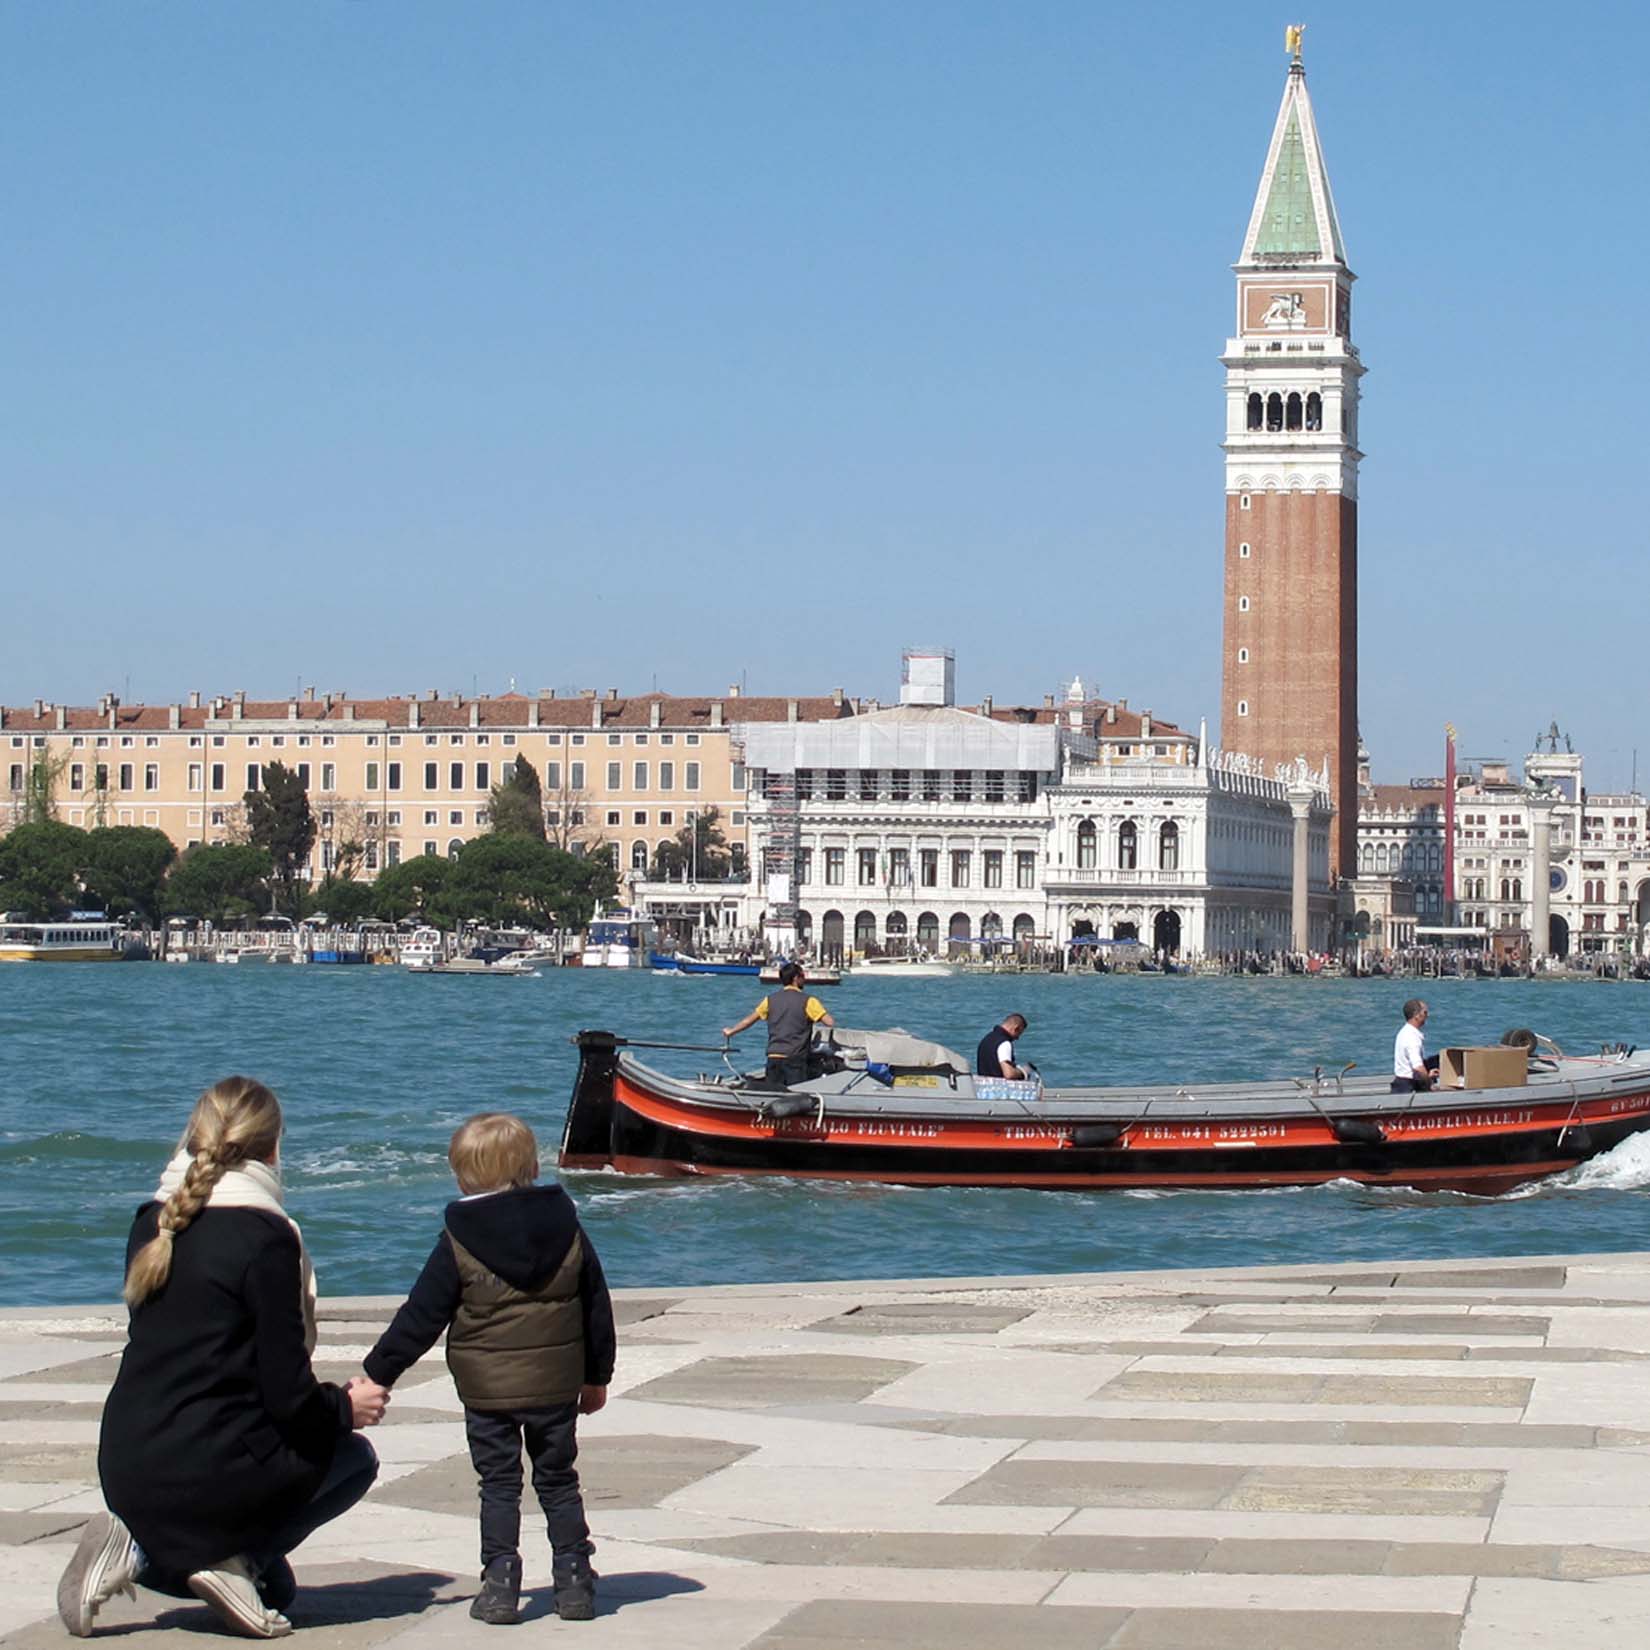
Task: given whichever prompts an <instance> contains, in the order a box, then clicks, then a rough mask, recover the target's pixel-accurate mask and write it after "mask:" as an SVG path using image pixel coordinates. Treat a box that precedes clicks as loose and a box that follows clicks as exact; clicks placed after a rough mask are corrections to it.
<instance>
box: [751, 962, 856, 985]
mask: <svg viewBox="0 0 1650 1650" xmlns="http://www.w3.org/2000/svg"><path fill="white" fill-rule="evenodd" d="M780 966H781V965H780V964H779V963H776V962H771V963H766V964H764V965H763V968H762V979H763V980H764V981H765V982H766V983H767V984H768V985H778V984H779V970H780ZM804 968H805V972H806V973H807V976H808V984H809V985H841V984H842V970H841V969H840V968H826V967H823V966H820V967H815V965H814V964H813V963H807V964H805V965H804Z"/></svg>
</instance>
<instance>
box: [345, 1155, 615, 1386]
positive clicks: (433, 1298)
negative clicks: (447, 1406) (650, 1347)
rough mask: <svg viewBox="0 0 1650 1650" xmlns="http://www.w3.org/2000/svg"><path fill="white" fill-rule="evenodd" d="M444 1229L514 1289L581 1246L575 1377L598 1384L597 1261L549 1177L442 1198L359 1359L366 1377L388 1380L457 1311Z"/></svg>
mask: <svg viewBox="0 0 1650 1650" xmlns="http://www.w3.org/2000/svg"><path fill="white" fill-rule="evenodd" d="M449 1233H450V1234H451V1235H452V1236H453V1237H455V1238H457V1239H458V1241H459V1242H460V1243H462V1244H463V1245H464V1247H465V1248H466V1249H467V1250H468V1251H469V1252H470V1253H471V1254H472V1255H474V1256H475V1258H476V1259H477V1260H478V1261H480V1262H481V1264H482V1265H483V1266H485V1267H487V1268H489V1269H490V1270H491V1271H493V1272H495V1273H496V1274H497V1275H498V1276H499V1277H500V1278H502V1279H503V1280H504V1281H505V1282H506V1283H507V1284H509V1285H511V1287H512V1288H515V1289H521V1290H533V1289H536V1288H537V1287H538V1286H539V1285H540V1284H542V1283H544V1282H545V1280H546V1279H548V1278H550V1277H553V1276H554V1275H555V1273H556V1272H557V1271H558V1270H559V1269H560V1267H561V1264H562V1262H563V1261H564V1260H566V1259H567V1253H568V1251H569V1250H570V1249H571V1248H572V1247H573V1245H574V1243H575V1242H578V1243H579V1244H580V1246H581V1249H582V1252H583V1258H582V1262H581V1264H580V1267H579V1317H580V1328H581V1332H582V1338H583V1341H584V1352H583V1370H584V1376H583V1378H584V1381H585V1382H586V1383H588V1384H589V1385H591V1386H606V1385H607V1384H608V1382H609V1381H611V1380H612V1379H613V1359H614V1354H615V1335H614V1330H613V1298H612V1296H611V1295H610V1294H609V1293H608V1290H607V1279H606V1278H605V1277H604V1276H603V1274H602V1263H601V1261H600V1260H599V1259H597V1257H596V1248H595V1245H594V1244H593V1243H591V1241H590V1239H589V1237H588V1236H587V1235H586V1234H585V1232H584V1231H583V1229H582V1228H581V1227H580V1225H579V1216H578V1211H577V1210H576V1209H575V1208H574V1207H573V1200H572V1198H570V1197H569V1196H568V1195H567V1193H566V1192H565V1191H563V1190H562V1188H561V1187H560V1186H557V1185H554V1184H551V1185H547V1186H516V1187H512V1188H511V1189H510V1190H509V1191H503V1192H494V1193H493V1194H492V1195H491V1196H487V1197H473V1198H459V1199H458V1200H457V1201H455V1202H452V1203H449V1204H448V1205H447V1225H446V1229H445V1230H444V1231H443V1232H442V1234H441V1236H440V1237H439V1238H438V1239H437V1240H436V1245H435V1248H434V1249H432V1250H431V1251H430V1258H429V1259H428V1260H427V1261H425V1262H424V1270H423V1271H422V1272H420V1273H419V1274H418V1280H417V1281H416V1282H415V1283H414V1284H413V1286H412V1292H411V1294H409V1295H408V1297H407V1301H406V1304H405V1305H404V1306H403V1307H402V1308H401V1310H400V1311H399V1312H397V1313H396V1314H395V1317H394V1319H393V1320H392V1321H391V1323H390V1326H389V1328H388V1329H386V1330H385V1331H384V1333H383V1334H382V1335H380V1336H379V1337H378V1344H377V1345H376V1346H375V1347H374V1348H373V1349H372V1351H371V1352H369V1353H368V1354H367V1357H366V1362H365V1365H364V1367H365V1369H366V1372H367V1374H368V1375H369V1376H370V1377H371V1378H372V1379H373V1380H375V1381H379V1382H381V1383H382V1384H383V1385H385V1386H394V1384H395V1383H396V1381H397V1380H399V1379H400V1377H401V1376H402V1375H403V1374H405V1373H406V1371H407V1370H408V1369H410V1368H411V1367H412V1366H413V1365H414V1364H415V1363H417V1362H418V1360H419V1359H420V1358H422V1357H423V1356H424V1354H425V1353H426V1352H428V1351H429V1350H430V1348H431V1347H432V1346H434V1345H435V1343H436V1341H437V1340H438V1339H439V1338H440V1336H441V1333H442V1331H443V1330H445V1329H446V1328H447V1327H448V1325H449V1324H451V1322H452V1321H453V1317H454V1315H455V1314H456V1313H457V1312H458V1309H459V1301H460V1298H461V1297H462V1294H463V1281H462V1279H461V1278H460V1276H459V1267H458V1261H457V1259H456V1258H455V1256H454V1254H453V1249H452V1245H451V1244H450V1243H449V1242H448V1234H449Z"/></svg>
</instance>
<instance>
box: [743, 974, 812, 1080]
mask: <svg viewBox="0 0 1650 1650" xmlns="http://www.w3.org/2000/svg"><path fill="white" fill-rule="evenodd" d="M807 983H808V976H807V974H806V973H804V971H803V968H802V964H801V963H799V962H788V963H783V964H781V965H780V969H779V989H778V990H777V991H770V992H769V993H768V994H767V996H766V997H764V998H763V999H762V1001H761V1002H759V1003H758V1004H757V1005H756V1007H755V1008H753V1009H752V1010H751V1011H750V1013H749V1014H747V1015H746V1016H745V1017H744V1019H742V1020H740V1021H739V1022H738V1023H737V1024H735V1025H731V1026H723V1027H722V1035H723V1036H724V1037H737V1036H738V1035H739V1033H740V1032H741V1031H744V1030H745V1029H746V1028H747V1027H749V1026H753V1025H755V1024H756V1022H757V1021H758V1020H766V1021H767V1022H768V1078H767V1080H768V1084H769V1086H770V1087H773V1088H790V1087H791V1086H792V1085H793V1084H795V1083H801V1082H805V1081H806V1080H807V1076H808V1045H809V1043H810V1042H811V1041H812V1040H813V1031H814V1027H815V1026H816V1025H823V1026H834V1025H835V1024H836V1021H835V1020H833V1019H832V1018H831V1016H830V1012H829V1011H828V1010H827V1009H826V1007H825V1005H824V1004H823V1003H822V1002H821V1001H820V1000H819V999H818V998H817V997H811V996H809V995H808V994H807V992H805V991H804V990H803V989H802V988H803V987H804V986H805V985H806V984H807Z"/></svg>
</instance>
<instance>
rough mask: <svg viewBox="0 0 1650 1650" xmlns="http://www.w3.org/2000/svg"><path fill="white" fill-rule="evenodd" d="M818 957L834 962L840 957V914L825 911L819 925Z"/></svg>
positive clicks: (838, 912)
mask: <svg viewBox="0 0 1650 1650" xmlns="http://www.w3.org/2000/svg"><path fill="white" fill-rule="evenodd" d="M819 950H820V955H821V956H823V957H826V958H830V959H832V960H835V959H836V958H838V957H840V956H841V955H842V913H841V912H840V911H827V912H826V913H825V915H824V916H823V917H822V918H821V919H820V924H819Z"/></svg>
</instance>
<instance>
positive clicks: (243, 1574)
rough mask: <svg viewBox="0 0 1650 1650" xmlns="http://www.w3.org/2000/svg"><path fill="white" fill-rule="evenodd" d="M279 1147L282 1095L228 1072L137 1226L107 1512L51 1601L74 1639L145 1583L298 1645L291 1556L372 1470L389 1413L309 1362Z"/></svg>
mask: <svg viewBox="0 0 1650 1650" xmlns="http://www.w3.org/2000/svg"><path fill="white" fill-rule="evenodd" d="M280 1140H281V1108H280V1104H279V1103H278V1102H277V1100H276V1098H275V1096H274V1095H273V1094H271V1093H270V1091H269V1090H268V1089H267V1088H265V1087H264V1086H263V1084H261V1083H255V1082H253V1081H252V1080H251V1079H250V1078H247V1077H226V1078H225V1079H224V1080H223V1081H222V1082H221V1083H216V1084H214V1085H213V1086H212V1087H211V1088H209V1089H208V1090H207V1091H206V1092H205V1093H204V1094H203V1095H202V1096H201V1097H200V1099H199V1101H197V1102H196V1105H195V1110H194V1113H193V1115H192V1116H191V1117H190V1119H189V1127H188V1129H187V1131H186V1132H185V1134H184V1138H183V1143H182V1145H181V1147H180V1149H179V1151H178V1154H177V1155H176V1156H175V1157H174V1158H173V1159H172V1161H171V1163H170V1164H169V1165H168V1167H167V1170H166V1173H165V1175H164V1176H163V1177H162V1179H161V1183H160V1185H159V1187H158V1188H157V1189H156V1192H155V1196H154V1198H153V1200H152V1201H150V1202H148V1203H146V1204H144V1206H143V1207H142V1208H141V1209H139V1210H138V1213H137V1218H136V1220H135V1221H134V1222H133V1225H132V1232H131V1236H130V1238H129V1239H128V1240H127V1245H126V1302H127V1305H128V1306H129V1307H130V1308H131V1325H130V1332H129V1337H128V1340H127V1344H126V1350H125V1353H124V1354H123V1356H122V1358H121V1363H120V1372H119V1374H118V1375H117V1376H116V1377H115V1383H114V1387H113V1389H112V1391H111V1392H110V1394H109V1399H108V1402H107V1404H106V1405H105V1407H104V1411H103V1426H102V1433H101V1437H100V1439H99V1443H98V1456H97V1464H98V1476H99V1478H100V1480H101V1482H102V1488H103V1498H104V1500H105V1502H106V1503H107V1505H108V1507H109V1513H108V1514H100V1515H98V1516H97V1517H95V1518H93V1519H92V1520H91V1521H90V1523H88V1524H87V1526H86V1528H85V1530H84V1531H83V1532H82V1534H81V1538H80V1544H79V1546H78V1547H77V1548H76V1550H75V1554H74V1557H73V1558H72V1559H71V1560H70V1561H69V1567H68V1569H67V1570H66V1571H65V1572H64V1574H63V1579H62V1581H61V1582H60V1583H59V1585H58V1590H57V1608H58V1613H59V1615H60V1616H61V1617H62V1619H63V1624H64V1626H65V1627H67V1628H68V1630H69V1631H70V1632H71V1633H73V1634H75V1635H76V1636H77V1637H85V1636H86V1635H87V1634H88V1633H90V1632H91V1630H92V1618H93V1617H94V1616H95V1614H96V1613H97V1610H98V1608H99V1607H100V1606H101V1605H103V1604H104V1603H106V1602H107V1601H108V1600H109V1599H110V1598H112V1597H113V1596H114V1594H115V1593H117V1592H122V1591H124V1592H128V1593H129V1592H131V1590H132V1587H133V1585H134V1583H136V1584H139V1585H142V1586H145V1587H149V1588H152V1589H154V1590H155V1591H157V1592H161V1593H167V1594H170V1595H172V1596H173V1597H177V1598H188V1597H191V1596H194V1597H196V1598H200V1599H203V1600H204V1601H205V1602H206V1603H207V1604H208V1605H210V1606H211V1607H212V1609H213V1610H214V1611H215V1612H216V1613H217V1615H218V1616H219V1618H220V1619H221V1620H222V1622H223V1623H224V1625H225V1626H226V1627H228V1628H229V1629H230V1630H231V1631H233V1632H236V1633H240V1634H244V1635H246V1636H249V1637H252V1638H279V1637H281V1636H282V1635H284V1634H286V1633H289V1632H291V1630H292V1627H291V1623H290V1622H289V1621H288V1620H287V1618H286V1617H285V1616H284V1615H283V1614H282V1613H281V1612H282V1611H283V1610H284V1609H285V1608H286V1607H287V1605H288V1604H290V1602H291V1600H292V1597H293V1595H294V1593H295V1591H296V1582H295V1581H294V1578H293V1574H292V1568H291V1566H290V1564H289V1563H288V1562H287V1558H286V1555H287V1554H288V1553H289V1552H291V1551H292V1549H293V1548H295V1547H296V1546H298V1544H299V1543H300V1542H302V1541H303V1540H304V1539H305V1537H306V1536H308V1535H309V1534H310V1533H311V1532H312V1531H313V1530H315V1529H316V1528H317V1527H318V1526H320V1525H321V1524H324V1523H325V1522H326V1521H327V1520H328V1519H332V1518H336V1517H337V1516H338V1515H339V1514H340V1513H342V1512H344V1511H345V1510H346V1509H348V1508H349V1507H352V1506H353V1505H354V1504H355V1503H356V1502H357V1501H358V1500H359V1499H360V1498H361V1497H362V1496H363V1495H364V1494H365V1493H366V1492H367V1489H368V1488H369V1487H370V1486H371V1484H372V1481H373V1479H374V1478H375V1477H376V1476H377V1473H378V1458H377V1456H376V1455H375V1454H374V1453H373V1449H372V1446H371V1445H370V1444H369V1443H368V1442H367V1441H366V1439H364V1438H362V1437H361V1436H360V1435H359V1432H358V1431H357V1430H356V1429H358V1428H361V1427H368V1426H372V1425H374V1424H376V1423H377V1422H378V1421H379V1420H380V1419H381V1418H382V1416H383V1413H384V1405H385V1403H386V1401H387V1395H386V1393H385V1390H384V1388H383V1387H381V1386H378V1385H377V1384H376V1383H375V1382H372V1381H367V1380H359V1379H358V1380H354V1381H351V1382H350V1383H349V1384H348V1385H347V1386H345V1387H337V1386H333V1385H331V1384H330V1383H327V1382H322V1381H318V1380H316V1378H315V1373H314V1371H313V1369H312V1368H311V1367H310V1354H311V1352H313V1350H314V1348H315V1279H314V1273H313V1271H312V1270H311V1269H310V1266H309V1261H308V1258H307V1257H306V1255H305V1253H304V1246H303V1240H302V1238H301V1237H300V1235H299V1232H298V1228H297V1227H296V1226H295V1225H294V1224H293V1222H292V1220H291V1219H290V1218H289V1217H288V1215H287V1213H286V1211H285V1209H283V1207H282V1206H281V1183H280V1175H279V1161H280V1159H279V1152H280Z"/></svg>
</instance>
